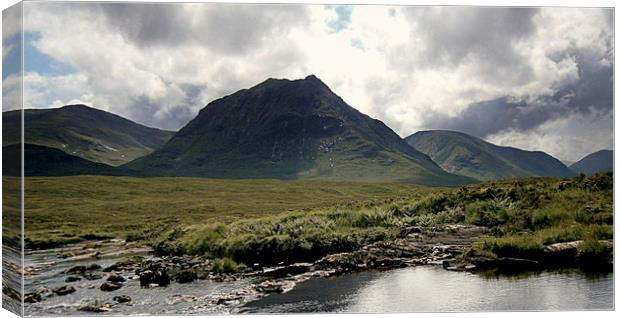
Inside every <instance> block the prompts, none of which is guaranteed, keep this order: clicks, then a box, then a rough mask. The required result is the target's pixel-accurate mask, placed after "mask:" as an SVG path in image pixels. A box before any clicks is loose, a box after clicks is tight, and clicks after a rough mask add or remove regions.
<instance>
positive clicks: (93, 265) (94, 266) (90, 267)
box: [86, 263, 101, 271]
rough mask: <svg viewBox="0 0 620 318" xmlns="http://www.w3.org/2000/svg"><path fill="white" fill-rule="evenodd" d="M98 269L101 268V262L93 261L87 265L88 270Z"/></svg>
mask: <svg viewBox="0 0 620 318" xmlns="http://www.w3.org/2000/svg"><path fill="white" fill-rule="evenodd" d="M98 269H101V265H99V264H95V263H93V264H90V265H88V266H86V270H87V271H94V270H98Z"/></svg>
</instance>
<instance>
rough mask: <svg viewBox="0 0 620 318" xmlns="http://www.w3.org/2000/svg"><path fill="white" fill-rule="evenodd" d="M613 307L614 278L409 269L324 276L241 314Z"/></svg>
mask: <svg viewBox="0 0 620 318" xmlns="http://www.w3.org/2000/svg"><path fill="white" fill-rule="evenodd" d="M601 309H603V310H604V309H613V274H612V273H608V274H600V275H585V274H583V273H582V272H579V271H561V272H558V271H544V272H538V273H529V274H526V275H519V276H490V275H480V274H471V273H465V272H449V271H445V270H443V269H442V268H437V267H429V266H422V267H411V268H403V269H397V270H391V271H384V272H362V273H357V274H351V275H344V276H339V277H334V278H320V279H313V280H309V281H306V282H304V283H301V284H299V285H298V286H297V287H296V288H295V289H293V290H291V291H290V292H288V293H285V294H273V295H269V296H267V297H265V298H263V299H260V300H257V301H254V302H250V303H248V304H246V305H245V306H244V307H243V308H242V309H241V312H248V313H266V312H270V313H292V312H352V313H379V312H381V313H385V312H392V313H394V312H437V311H439V312H446V311H520V310H601Z"/></svg>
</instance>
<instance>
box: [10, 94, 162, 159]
mask: <svg viewBox="0 0 620 318" xmlns="http://www.w3.org/2000/svg"><path fill="white" fill-rule="evenodd" d="M2 120H3V127H4V128H3V129H4V130H3V137H2V143H3V146H7V145H11V144H17V143H19V142H20V129H19V127H20V125H19V122H20V121H21V112H20V111H19V110H16V111H8V112H3V113H2ZM24 123H25V125H24V126H25V132H24V139H25V141H24V142H25V143H30V144H35V145H41V146H46V147H51V148H56V149H60V150H62V151H64V152H66V153H67V154H70V155H74V156H78V157H81V158H84V159H87V160H90V161H93V162H100V163H105V164H108V165H113V166H118V165H121V164H124V163H127V162H129V161H131V160H133V159H135V158H138V157H141V156H144V155H146V154H149V153H151V152H152V151H153V150H155V149H156V148H159V147H161V146H162V145H163V144H164V143H165V142H166V141H168V139H170V137H172V135H173V132H170V131H164V130H160V129H155V128H149V127H146V126H143V125H140V124H137V123H135V122H132V121H130V120H128V119H125V118H123V117H120V116H117V115H114V114H111V113H108V112H105V111H102V110H98V109H95V108H91V107H88V106H85V105H69V106H64V107H60V108H52V109H26V110H24Z"/></svg>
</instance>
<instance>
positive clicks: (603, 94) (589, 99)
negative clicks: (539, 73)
mask: <svg viewBox="0 0 620 318" xmlns="http://www.w3.org/2000/svg"><path fill="white" fill-rule="evenodd" d="M566 54H568V55H572V57H573V58H574V60H575V61H576V62H577V65H578V69H579V80H577V81H576V82H575V83H570V84H566V85H564V86H562V87H558V88H556V91H555V93H554V94H553V95H541V96H532V97H529V98H527V99H522V100H516V99H514V98H511V97H502V98H498V99H494V100H489V101H483V102H477V103H473V104H471V105H469V107H467V108H466V109H465V110H464V111H463V112H462V113H460V114H458V115H457V116H449V115H444V114H438V113H435V114H429V115H428V117H427V118H426V119H425V126H426V127H427V128H429V129H449V130H458V131H463V132H466V133H469V134H472V135H475V136H478V137H480V138H485V137H487V136H490V135H493V134H496V133H499V132H502V131H508V130H513V131H518V132H526V131H528V130H531V129H535V128H537V127H539V126H540V125H542V124H544V123H546V122H548V121H550V120H556V119H561V118H565V117H568V116H571V115H573V114H577V113H578V114H581V115H590V114H592V113H594V114H596V115H598V116H610V115H612V114H613V66H612V65H609V64H606V63H601V61H599V60H598V59H594V58H593V57H592V56H590V54H589V53H588V52H586V51H582V52H566Z"/></svg>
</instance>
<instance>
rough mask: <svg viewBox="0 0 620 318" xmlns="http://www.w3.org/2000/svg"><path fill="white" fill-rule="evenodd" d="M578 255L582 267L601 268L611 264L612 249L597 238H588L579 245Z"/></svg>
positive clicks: (587, 268) (586, 268) (588, 268)
mask: <svg viewBox="0 0 620 318" xmlns="http://www.w3.org/2000/svg"><path fill="white" fill-rule="evenodd" d="M577 256H578V261H579V266H580V267H581V268H582V269H585V270H599V269H605V268H606V267H609V266H610V264H611V259H612V251H611V248H609V247H607V246H604V245H603V244H601V242H599V241H598V240H597V239H594V238H588V239H586V240H584V241H583V242H582V243H581V244H579V246H578V247H577Z"/></svg>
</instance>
